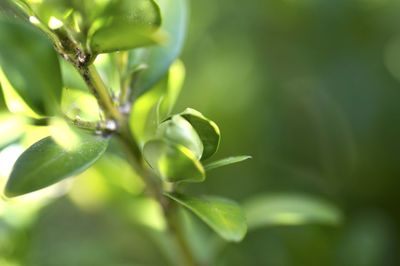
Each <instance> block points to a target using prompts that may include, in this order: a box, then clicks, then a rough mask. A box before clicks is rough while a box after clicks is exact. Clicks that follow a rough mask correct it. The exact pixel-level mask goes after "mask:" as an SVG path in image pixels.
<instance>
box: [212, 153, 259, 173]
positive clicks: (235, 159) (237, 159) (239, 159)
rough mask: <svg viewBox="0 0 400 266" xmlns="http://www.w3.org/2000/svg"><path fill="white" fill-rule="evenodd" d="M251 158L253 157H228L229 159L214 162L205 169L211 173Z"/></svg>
mask: <svg viewBox="0 0 400 266" xmlns="http://www.w3.org/2000/svg"><path fill="white" fill-rule="evenodd" d="M251 158H252V157H251V156H248V155H242V156H233V157H228V158H224V159H221V160H218V161H215V162H212V163H208V164H206V165H204V169H206V171H210V170H212V169H215V168H219V167H222V166H225V165H230V164H234V163H240V162H243V161H246V160H248V159H251Z"/></svg>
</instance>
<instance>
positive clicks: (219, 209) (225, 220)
mask: <svg viewBox="0 0 400 266" xmlns="http://www.w3.org/2000/svg"><path fill="white" fill-rule="evenodd" d="M166 195H167V196H168V197H169V198H170V199H172V200H174V201H176V202H178V203H179V204H181V205H182V206H184V207H186V208H187V209H189V210H190V211H192V212H193V213H194V214H195V215H197V216H198V217H199V218H200V219H202V220H203V221H204V222H205V223H206V224H208V225H209V226H210V227H211V228H212V229H213V230H214V231H215V232H216V233H217V234H219V235H220V236H221V237H222V238H224V239H225V240H227V241H233V242H239V241H241V240H242V239H243V238H244V236H245V235H246V232H247V225H246V218H245V215H244V213H243V211H242V209H241V208H240V206H239V205H238V204H237V203H235V202H233V201H231V200H228V199H224V198H219V197H209V196H207V197H206V196H203V197H199V198H195V197H188V196H184V195H179V194H169V193H168V194H166Z"/></svg>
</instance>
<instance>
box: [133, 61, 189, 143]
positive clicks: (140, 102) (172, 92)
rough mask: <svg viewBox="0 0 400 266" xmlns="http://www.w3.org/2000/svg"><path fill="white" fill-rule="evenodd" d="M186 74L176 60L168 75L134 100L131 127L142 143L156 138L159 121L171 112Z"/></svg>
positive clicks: (180, 63)
mask: <svg viewBox="0 0 400 266" xmlns="http://www.w3.org/2000/svg"><path fill="white" fill-rule="evenodd" d="M184 75H185V69H184V66H183V64H182V62H180V61H176V62H174V64H172V65H171V67H170V69H169V72H168V75H167V76H166V77H165V78H164V79H162V80H161V81H159V82H158V84H157V85H156V86H155V87H154V88H153V89H151V90H149V91H147V92H146V93H145V94H143V95H142V96H140V97H139V98H138V99H137V100H136V101H135V102H134V104H133V106H132V111H131V116H130V127H131V131H132V132H133V134H134V136H135V137H136V138H137V140H138V141H139V143H140V144H141V145H143V144H144V142H146V141H148V140H149V139H151V138H154V136H155V133H156V130H157V127H158V124H159V121H160V120H163V119H164V118H165V117H167V116H168V115H169V113H170V112H171V110H172V108H173V106H174V104H175V101H176V99H177V97H178V95H179V92H180V90H181V88H182V85H183V80H184Z"/></svg>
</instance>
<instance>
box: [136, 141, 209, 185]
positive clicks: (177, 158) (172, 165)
mask: <svg viewBox="0 0 400 266" xmlns="http://www.w3.org/2000/svg"><path fill="white" fill-rule="evenodd" d="M143 155H144V158H145V160H146V161H147V163H148V164H149V165H150V166H151V168H153V169H154V170H155V171H156V173H157V174H158V175H159V176H160V177H161V178H162V179H163V180H164V181H167V182H202V181H204V179H205V172H204V168H203V166H202V165H201V163H200V162H199V161H198V160H197V159H196V157H195V155H194V154H193V153H192V152H191V151H190V150H189V149H187V148H186V147H184V146H182V145H176V144H173V143H171V142H168V141H166V140H160V139H156V140H151V141H149V142H147V143H146V144H145V145H144V147H143Z"/></svg>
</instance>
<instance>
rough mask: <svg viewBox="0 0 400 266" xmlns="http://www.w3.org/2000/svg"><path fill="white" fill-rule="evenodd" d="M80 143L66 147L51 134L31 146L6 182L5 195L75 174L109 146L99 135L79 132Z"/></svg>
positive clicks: (32, 188) (39, 186) (26, 190)
mask: <svg viewBox="0 0 400 266" xmlns="http://www.w3.org/2000/svg"><path fill="white" fill-rule="evenodd" d="M77 136H78V137H79V145H74V148H73V149H65V148H63V147H62V146H60V145H58V144H57V143H56V142H55V141H54V140H53V139H52V138H51V137H47V138H44V139H42V140H40V141H39V142H37V143H35V144H33V145H32V146H31V147H29V148H28V149H27V150H26V151H25V152H24V153H23V154H22V155H21V156H20V157H19V158H18V160H17V162H16V163H15V165H14V167H13V170H12V172H11V175H10V178H9V180H8V182H7V185H6V189H5V195H6V196H8V197H15V196H20V195H23V194H26V193H29V192H33V191H35V190H38V189H41V188H45V187H47V186H50V185H52V184H54V183H57V182H58V181H61V180H62V179H64V178H67V177H70V176H73V175H76V174H78V173H80V172H82V171H84V170H86V169H87V168H88V167H90V166H91V165H92V164H93V163H94V162H96V161H97V160H98V159H99V158H100V156H101V155H102V154H103V153H104V151H105V150H106V148H107V144H108V140H107V139H105V138H102V137H100V136H94V135H89V134H86V133H83V132H79V133H77Z"/></svg>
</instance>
